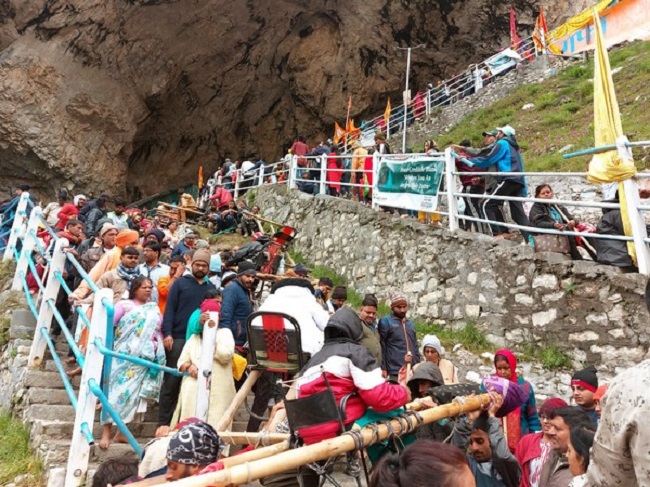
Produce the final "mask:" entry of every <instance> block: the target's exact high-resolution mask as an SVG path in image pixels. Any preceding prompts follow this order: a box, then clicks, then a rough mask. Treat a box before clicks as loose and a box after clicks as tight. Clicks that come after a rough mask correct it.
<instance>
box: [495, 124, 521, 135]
mask: <svg viewBox="0 0 650 487" xmlns="http://www.w3.org/2000/svg"><path fill="white" fill-rule="evenodd" d="M497 130H498V131H499V132H503V133H504V134H506V135H507V136H512V135H515V134H516V133H517V132H516V131H515V129H513V128H512V127H511V126H510V125H505V126H503V127H497Z"/></svg>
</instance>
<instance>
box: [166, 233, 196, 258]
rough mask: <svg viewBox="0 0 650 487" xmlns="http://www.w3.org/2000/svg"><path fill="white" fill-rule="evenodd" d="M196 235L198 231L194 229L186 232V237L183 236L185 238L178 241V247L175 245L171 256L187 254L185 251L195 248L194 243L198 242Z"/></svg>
mask: <svg viewBox="0 0 650 487" xmlns="http://www.w3.org/2000/svg"><path fill="white" fill-rule="evenodd" d="M196 237H197V235H196V233H194V232H192V231H190V232H188V233H186V234H185V237H183V240H181V241H180V242H178V244H177V245H176V247H174V250H173V251H172V255H171V257H174V256H175V255H185V252H188V251H190V250H193V249H194V245H195V244H196Z"/></svg>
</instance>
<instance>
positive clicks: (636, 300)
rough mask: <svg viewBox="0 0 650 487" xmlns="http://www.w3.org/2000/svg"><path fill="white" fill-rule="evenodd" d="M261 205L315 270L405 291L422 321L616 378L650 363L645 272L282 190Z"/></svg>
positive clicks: (360, 286)
mask: <svg viewBox="0 0 650 487" xmlns="http://www.w3.org/2000/svg"><path fill="white" fill-rule="evenodd" d="M256 203H257V204H259V205H261V207H262V208H263V212H264V215H265V217H267V218H270V219H272V220H275V221H280V222H286V223H287V224H289V225H292V226H295V227H297V228H298V230H299V234H298V237H297V239H296V241H295V244H294V245H295V248H296V250H298V251H300V252H301V253H302V254H303V255H304V256H305V257H306V258H307V259H308V260H309V261H310V262H312V263H315V264H321V265H325V266H328V267H331V268H333V269H335V270H336V271H337V272H338V273H339V274H341V275H343V276H344V277H345V278H346V279H347V280H348V283H349V285H350V286H352V287H353V288H355V289H357V290H358V291H360V292H363V293H365V292H372V293H376V294H377V296H378V297H379V298H380V299H386V298H387V296H388V292H389V291H390V290H392V289H401V290H403V291H405V292H406V293H407V294H408V296H409V299H410V303H411V304H410V307H411V315H414V316H416V317H419V318H422V319H426V320H429V321H433V322H439V323H446V324H448V325H450V326H460V325H462V324H464V323H466V322H468V321H474V322H477V323H478V325H479V326H480V328H481V329H482V330H483V331H484V332H485V333H486V334H487V336H488V338H489V339H490V340H491V341H492V342H493V343H495V345H497V346H501V345H507V346H513V345H517V344H523V343H527V342H532V343H535V344H540V345H542V344H544V345H550V344H553V345H559V346H560V347H561V348H562V349H563V350H564V351H565V352H567V353H568V354H569V355H570V356H571V357H572V358H573V359H574V360H575V361H577V362H584V363H594V364H597V365H599V368H605V369H607V370H609V371H610V372H615V371H616V369H617V368H619V367H627V366H629V365H631V364H634V363H637V362H639V361H640V360H642V359H643V358H646V357H648V356H649V355H650V354H649V353H648V348H649V347H648V343H649V340H650V333H649V329H648V326H647V325H648V311H647V309H646V305H645V301H644V291H645V284H646V279H645V277H644V276H641V275H639V274H622V273H620V272H619V270H618V269H616V268H614V267H609V266H602V265H597V264H594V263H593V262H590V261H576V262H574V261H571V260H570V259H569V258H568V257H566V256H563V255H560V254H553V253H540V254H534V253H533V251H532V249H531V248H530V247H529V246H527V245H517V244H515V243H514V242H508V241H500V240H495V239H493V238H491V237H486V236H484V235H477V234H471V233H467V232H463V231H459V232H457V233H455V234H453V233H451V232H449V231H447V230H446V229H434V228H431V227H428V226H425V225H421V224H418V223H416V222H414V221H412V220H410V219H409V220H404V219H399V218H395V217H393V216H391V215H388V214H385V213H378V212H375V211H373V210H371V209H369V208H366V207H364V206H361V205H359V204H357V203H353V202H350V201H346V200H341V199H334V198H331V197H328V196H317V197H312V196H308V195H305V194H303V193H300V192H298V191H291V192H288V191H287V190H286V189H285V188H277V189H268V188H265V189H262V190H260V191H259V192H258V194H257V195H256Z"/></svg>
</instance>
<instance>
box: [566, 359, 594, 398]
mask: <svg viewBox="0 0 650 487" xmlns="http://www.w3.org/2000/svg"><path fill="white" fill-rule="evenodd" d="M571 385H572V386H582V387H584V388H585V389H587V390H588V391H591V392H596V389H598V375H597V373H596V367H594V366H593V365H590V366H589V367H587V368H586V369H582V370H580V371H578V372H576V373H575V374H573V377H571Z"/></svg>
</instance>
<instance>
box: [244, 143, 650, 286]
mask: <svg viewBox="0 0 650 487" xmlns="http://www.w3.org/2000/svg"><path fill="white" fill-rule="evenodd" d="M626 145H627V146H637V147H639V146H650V141H648V142H635V143H632V144H623V145H622V148H621V150H629V148H628V147H626ZM577 154H578V155H584V154H583V153H582V152H581V153H577ZM360 157H361V158H362V159H363V162H364V166H363V167H362V168H359V167H358V168H357V169H356V170H354V169H353V167H352V163H351V161H352V160H353V159H354V158H355V156H353V155H349V154H346V155H339V154H324V155H321V156H302V157H298V156H291V157H289V158H288V160H286V161H281V162H278V163H276V165H275V167H279V168H281V169H280V170H281V171H282V173H283V174H288V176H289V177H288V178H287V179H286V181H275V182H273V183H271V182H270V181H269V180H268V178H266V177H261V175H260V174H249V175H246V176H245V177H244V176H241V179H240V175H239V174H238V175H237V180H238V181H251V182H252V183H254V184H252V185H249V186H246V187H245V188H244V186H243V185H242V184H239V185H237V184H236V185H235V189H234V195H235V198H238V197H241V196H242V194H243V192H245V191H248V190H253V189H257V188H259V187H261V186H268V185H271V184H286V185H287V186H288V187H289V188H291V189H296V188H297V189H300V190H301V191H303V192H306V193H308V194H312V195H330V196H334V197H339V198H348V199H350V198H354V199H355V200H359V201H362V202H363V201H366V202H367V203H368V204H369V205H371V206H372V207H373V208H374V209H376V210H380V208H379V205H378V204H377V203H376V202H374V201H373V200H372V194H373V193H374V192H375V191H377V182H378V171H379V167H380V165H381V163H382V161H383V160H386V159H388V158H390V161H391V162H393V163H398V164H399V163H400V160H403V161H407V160H412V159H414V158H416V159H418V158H419V159H421V158H424V159H426V158H427V157H429V158H430V159H444V161H445V162H444V164H445V169H444V188H443V189H442V190H441V191H439V193H438V194H439V196H440V197H441V198H442V199H440V200H439V203H440V204H439V207H438V208H437V209H436V210H433V211H432V210H430V209H422V208H416V207H410V208H408V207H406V208H401V210H405V211H406V212H411V213H412V214H415V213H417V212H427V213H437V214H439V215H442V216H444V217H446V223H447V226H448V228H449V230H451V231H456V230H458V229H459V228H460V222H463V221H464V222H475V223H480V224H483V226H484V228H486V229H489V228H490V227H492V226H494V225H499V226H502V227H507V228H509V229H515V230H519V231H522V232H526V233H531V234H536V235H539V234H551V235H564V236H570V237H583V238H588V239H589V240H592V239H593V240H594V241H598V240H602V239H604V240H618V241H626V242H633V244H634V247H635V251H636V255H637V259H638V268H639V272H641V273H643V274H646V275H650V254H649V253H648V247H647V243H650V239H648V236H647V234H646V227H645V223H644V217H643V213H644V212H645V211H650V205H642V204H641V201H640V198H639V192H638V183H637V181H639V180H641V179H646V178H650V173H649V174H646V173H639V174H637V175H636V176H635V177H634V178H633V179H630V180H627V181H625V182H624V183H623V187H624V188H625V189H624V191H625V197H626V201H627V210H628V214H629V215H630V221H631V225H632V231H633V235H632V236H627V237H626V236H624V235H620V236H617V235H601V234H597V233H584V232H578V231H569V230H556V229H546V228H539V227H536V226H532V225H518V224H517V223H513V222H505V223H502V222H499V221H494V220H489V219H487V217H485V216H484V217H482V218H481V217H477V216H470V215H466V214H464V213H462V212H459V210H458V206H459V200H461V199H462V200H464V202H467V204H469V202H470V200H476V201H479V202H485V201H486V200H497V201H502V202H503V203H504V204H505V203H508V202H518V203H530V204H534V203H545V204H554V205H562V206H567V207H569V208H571V207H587V208H598V209H620V204H619V203H618V202H602V201H573V200H562V199H552V200H548V199H540V198H532V197H528V195H524V194H522V195H521V196H498V195H490V194H470V193H466V192H462V191H461V190H460V189H459V188H461V187H462V185H461V183H460V177H461V176H466V175H472V176H493V177H494V176H498V177H503V176H508V175H519V176H524V177H531V176H535V177H549V178H555V177H570V176H571V177H580V178H585V180H586V177H587V173H584V172H572V173H566V172H535V173H526V172H524V173H495V172H488V171H487V170H486V171H485V172H471V173H470V172H461V171H458V170H457V169H456V161H457V156H456V154H455V153H454V152H453V151H452V150H451V149H447V150H446V151H445V152H444V153H442V152H438V153H430V154H429V155H428V156H427V154H422V153H420V154H394V155H390V156H388V155H380V154H377V153H375V154H374V155H367V156H360ZM299 159H301V160H302V161H303V163H304V164H305V165H304V166H300V165H298V160H299ZM368 176H369V177H368ZM363 195H367V196H366V197H364V196H363ZM382 209H384V210H386V209H387V208H385V207H384V208H382ZM488 233H489V230H488Z"/></svg>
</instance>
